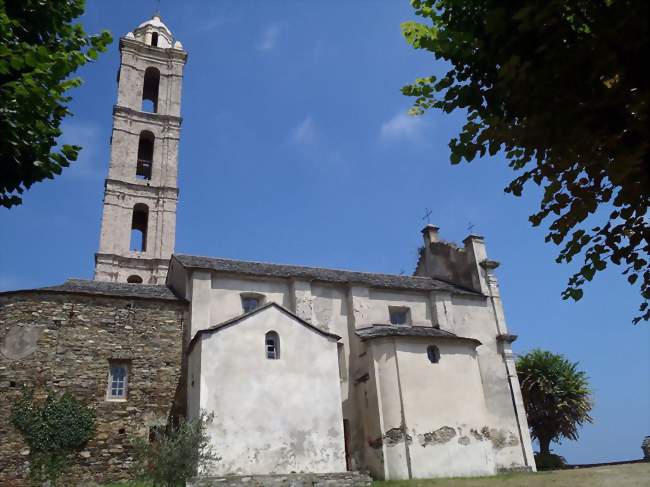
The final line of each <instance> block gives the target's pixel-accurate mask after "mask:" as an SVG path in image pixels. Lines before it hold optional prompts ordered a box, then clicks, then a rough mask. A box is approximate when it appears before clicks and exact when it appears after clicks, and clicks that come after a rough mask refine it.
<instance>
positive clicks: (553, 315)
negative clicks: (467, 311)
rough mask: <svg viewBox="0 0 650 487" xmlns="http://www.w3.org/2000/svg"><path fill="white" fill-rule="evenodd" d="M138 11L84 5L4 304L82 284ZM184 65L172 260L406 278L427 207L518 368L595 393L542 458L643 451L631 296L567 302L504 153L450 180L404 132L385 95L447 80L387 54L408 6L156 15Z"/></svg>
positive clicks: (641, 333) (443, 158)
mask: <svg viewBox="0 0 650 487" xmlns="http://www.w3.org/2000/svg"><path fill="white" fill-rule="evenodd" d="M155 4H156V2H154V1H153V0H151V1H149V0H146V1H145V0H138V1H137V2H136V1H133V0H131V1H124V0H112V1H111V2H106V1H99V0H90V1H89V2H88V9H87V13H86V15H85V16H84V18H83V22H84V24H85V26H86V28H87V30H89V31H92V32H96V31H98V30H100V29H102V28H106V29H109V30H110V31H111V32H112V33H113V36H114V37H115V39H116V41H115V42H114V43H113V44H112V45H111V46H110V48H109V52H107V53H106V54H104V55H103V56H102V57H101V58H100V60H99V61H97V62H96V63H93V64H91V65H88V66H86V67H84V69H82V71H81V73H80V74H81V76H82V77H83V78H84V79H85V84H84V85H83V87H81V88H80V89H77V90H76V91H75V92H74V93H73V96H74V101H73V103H72V105H71V108H72V111H73V112H74V114H75V116H74V117H73V118H71V119H70V120H68V121H66V123H65V126H64V129H65V135H64V139H65V141H66V142H68V143H78V144H80V145H82V146H83V147H84V150H83V153H82V155H81V157H80V160H79V162H77V163H76V164H75V165H74V167H71V168H69V169H68V170H66V171H65V172H64V173H63V175H62V176H61V177H58V178H56V179H55V180H54V181H48V182H45V183H41V184H38V185H36V186H34V187H33V189H31V190H30V191H28V192H27V193H26V194H25V203H24V204H23V205H22V206H21V207H19V208H15V209H12V210H10V211H7V210H0V227H1V228H2V229H3V235H4V238H3V239H2V243H1V244H0V245H1V247H0V289H16V288H30V287H36V286H44V285H52V284H56V283H59V282H62V281H63V280H65V279H66V278H69V277H81V278H92V272H93V255H94V252H95V251H96V250H97V246H98V240H99V225H100V217H101V205H102V194H103V180H104V177H105V175H106V171H107V165H108V156H109V145H108V143H109V137H110V132H111V109H112V106H113V104H114V103H115V100H116V84H115V77H116V71H117V66H118V63H119V55H118V43H117V38H118V37H119V36H122V35H124V34H126V33H127V32H128V31H130V30H133V29H134V28H135V27H136V26H137V25H138V24H139V23H140V22H142V21H143V20H145V19H147V18H149V17H150V16H151V14H152V12H153V11H154V9H155ZM161 11H162V16H163V20H164V21H165V22H166V23H167V25H168V26H169V27H170V28H171V30H172V32H173V33H174V35H175V37H176V38H177V39H179V40H181V42H182V43H183V46H184V47H185V49H186V50H187V51H188V52H189V61H188V64H187V67H186V70H185V80H184V86H183V106H182V111H183V117H184V122H183V129H182V135H181V149H180V173H179V178H180V179H179V181H180V202H179V207H178V226H177V241H176V250H177V251H178V252H183V253H192V254H199V255H210V256H221V257H229V258H236V259H251V260H259V261H269V262H279V263H294V264H304V265H314V266H327V267H335V268H346V269H354V270H362V271H376V272H389V273H400V272H404V273H407V274H409V273H411V272H412V271H413V268H414V266H415V261H416V249H417V247H418V245H420V242H421V236H420V232H419V231H420V229H421V227H422V226H423V224H424V223H425V222H424V221H423V220H422V216H423V215H424V212H425V208H426V207H429V208H431V209H432V212H433V213H432V216H431V221H432V223H435V224H436V225H439V226H440V227H441V234H442V237H443V238H445V239H447V240H452V241H456V242H460V241H461V240H462V239H463V238H464V237H465V236H466V235H467V233H468V225H469V222H472V224H473V225H475V227H474V232H475V233H479V234H481V235H484V236H485V238H486V242H487V248H488V254H489V256H490V257H491V258H493V259H496V260H499V261H500V262H501V263H502V265H501V267H500V268H499V270H498V277H499V279H500V285H501V291H502V295H503V299H504V304H505V311H506V317H507V320H508V325H509V327H510V329H511V331H512V332H513V333H516V334H519V336H520V338H519V340H518V341H517V342H516V343H515V351H516V352H523V351H527V350H530V349H532V348H534V347H541V348H543V349H548V350H551V351H553V352H559V353H563V354H565V355H566V356H567V357H568V358H569V359H571V360H572V361H578V362H580V367H581V368H582V369H583V370H585V371H586V372H587V373H588V375H589V377H590V378H591V383H592V385H593V388H594V391H595V408H594V411H593V416H594V420H595V422H594V424H593V425H587V426H586V427H584V428H583V429H582V432H581V436H580V439H579V441H577V442H570V441H565V442H564V443H563V444H562V445H559V446H556V448H555V449H556V451H557V452H559V453H560V454H562V455H565V456H566V457H567V459H568V460H569V461H570V462H574V463H591V462H605V461H615V460H626V459H634V458H640V456H641V450H640V444H641V441H642V439H643V436H644V435H647V434H650V381H649V380H648V377H649V374H650V329H649V326H648V324H647V323H646V324H641V325H637V326H633V325H632V324H631V318H632V317H633V315H634V312H635V311H636V307H637V306H638V299H639V297H638V294H637V293H638V291H637V289H635V288H632V287H630V286H629V285H628V284H627V283H626V281H625V280H624V279H623V278H621V277H620V275H619V274H618V272H617V271H618V270H614V271H610V270H608V271H607V272H605V273H603V274H602V275H600V276H599V277H598V279H597V280H596V281H595V282H593V283H591V284H590V285H589V286H588V287H587V288H586V295H585V297H584V298H583V300H582V301H580V302H579V303H570V302H566V301H562V300H561V298H560V292H561V291H562V289H564V285H565V283H566V280H567V278H568V276H569V275H570V273H571V268H570V267H567V266H565V265H558V264H556V263H555V262H554V257H555V254H556V252H557V248H555V247H554V246H552V245H550V244H546V243H544V238H543V237H544V233H543V231H542V230H540V229H534V228H532V227H531V226H530V224H529V223H528V221H527V217H528V215H529V214H531V213H532V212H533V211H534V210H535V208H536V205H537V201H538V195H539V193H538V192H537V191H536V190H534V189H533V188H531V190H530V191H528V192H527V195H526V196H525V197H522V198H514V197H512V196H509V195H505V194H504V193H503V188H504V187H505V186H506V185H507V183H508V182H509V181H510V179H511V178H512V173H511V171H510V169H509V168H508V167H507V165H506V163H505V162H504V159H503V156H502V155H497V156H496V157H491V158H487V157H486V158H484V159H482V160H480V161H475V162H473V163H472V164H464V165H460V166H454V167H452V166H451V165H450V163H449V150H448V147H447V143H448V141H449V139H450V138H451V137H452V136H453V135H454V134H455V133H457V131H458V128H459V125H460V123H461V122H462V118H461V117H460V116H456V115H447V114H443V113H438V112H431V113H429V114H427V115H426V116H425V117H423V118H419V119H414V118H410V117H408V116H406V111H407V109H408V107H409V100H408V99H407V98H405V97H404V96H403V95H401V93H400V90H399V88H400V87H401V86H402V85H404V84H406V83H408V82H409V81H411V80H413V79H415V78H416V77H418V76H424V75H428V74H432V73H438V72H441V71H442V70H444V65H441V64H439V63H437V62H436V61H435V60H434V59H433V58H432V57H430V56H427V55H426V54H425V53H423V52H415V51H413V50H412V49H411V48H410V47H409V46H407V44H406V43H405V42H404V40H403V39H402V37H401V34H400V30H399V25H400V22H401V21H404V20H408V19H410V18H411V17H412V14H411V10H410V7H409V5H408V2H407V1H396V0H384V1H375V2H370V1H354V2H350V1H330V2H304V1H297V0H296V1H282V2H281V1H265V2H262V1H257V2H236V1H219V2H216V1H202V2H200V1H194V0H191V1H190V0H186V1H183V2H172V1H171V0H163V1H162V5H161Z"/></svg>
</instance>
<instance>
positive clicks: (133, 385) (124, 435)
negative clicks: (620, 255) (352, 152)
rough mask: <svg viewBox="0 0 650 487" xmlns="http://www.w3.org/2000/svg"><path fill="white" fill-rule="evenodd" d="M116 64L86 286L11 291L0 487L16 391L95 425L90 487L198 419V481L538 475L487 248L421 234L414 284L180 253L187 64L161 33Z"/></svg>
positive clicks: (138, 41) (8, 460) (2, 327)
mask: <svg viewBox="0 0 650 487" xmlns="http://www.w3.org/2000/svg"><path fill="white" fill-rule="evenodd" d="M119 48H120V54H121V59H120V66H119V73H118V78H117V84H118V89H117V102H116V104H115V106H114V108H113V128H112V134H111V152H110V163H109V168H108V175H107V178H106V183H105V193H104V206H103V215H102V223H101V235H100V243H99V249H98V252H97V253H96V254H95V274H94V279H93V280H81V279H70V280H68V281H66V282H64V283H63V284H60V285H54V286H50V287H45V288H39V289H26V290H15V291H7V292H2V293H0V417H2V420H1V421H0V438H1V439H0V484H2V485H8V486H14V485H15V486H19V485H26V480H25V479H26V474H27V471H28V468H29V465H28V454H29V449H28V448H27V446H26V445H25V444H24V443H23V441H22V439H21V437H20V435H19V434H18V432H17V431H15V430H14V429H13V427H12V426H11V424H9V421H8V417H9V412H10V410H11V406H12V404H13V402H14V401H15V400H16V398H17V397H19V395H20V392H21V389H22V387H24V386H26V387H33V388H35V390H36V391H37V393H41V394H44V393H45V391H48V390H54V391H68V392H71V393H72V394H74V395H75V396H76V397H79V398H82V399H83V400H85V401H86V402H87V403H88V404H90V405H91V406H92V407H93V408H94V409H95V410H96V413H97V433H96V435H95V437H94V438H93V439H92V440H91V441H90V442H89V444H88V445H87V447H86V449H85V450H84V451H82V452H81V453H80V454H79V458H78V461H77V462H76V463H77V465H76V466H75V467H74V468H73V470H72V475H73V477H74V478H75V479H78V480H80V481H82V480H93V481H96V482H108V481H116V480H121V479H125V478H127V477H128V467H129V465H130V463H131V461H132V458H131V456H130V446H129V438H130V437H132V436H134V435H141V436H146V435H149V434H150V432H152V431H154V429H155V428H160V427H164V426H165V425H166V424H167V423H168V421H170V420H171V418H174V417H178V416H185V417H188V418H196V417H197V416H198V415H199V414H200V412H201V411H206V412H208V413H213V414H214V420H213V422H212V423H211V424H210V425H209V430H208V431H209V434H210V437H211V440H212V444H213V447H214V449H215V452H216V454H217V456H218V457H219V461H217V462H216V463H215V464H214V465H213V466H212V467H211V469H210V470H209V471H206V472H201V474H202V475H205V476H213V477H226V476H273V475H278V474H282V475H285V474H286V475H288V474H296V475H299V474H310V475H314V476H316V478H317V477H318V476H323V478H329V479H330V481H332V482H335V485H366V483H363V481H362V480H359V481H358V483H357V484H355V483H354V482H355V481H354V480H350V479H354V478H356V477H354V476H351V474H347V473H351V472H368V473H369V474H370V475H371V476H372V477H373V478H376V479H417V478H428V477H451V476H476V475H493V474H496V473H498V472H502V471H510V470H528V471H534V470H535V463H534V459H533V451H532V445H531V439H530V435H529V431H528V425H527V421H526V415H525V411H524V406H523V401H522V396H521V390H520V385H519V382H518V378H517V372H516V370H515V363H514V359H513V353H512V348H511V345H512V342H513V341H514V340H515V339H516V336H515V335H513V334H511V333H510V332H509V331H508V328H507V325H506V320H505V316H504V312H503V306H502V302H501V299H500V295H499V287H498V283H497V278H496V275H495V269H496V268H497V267H498V265H499V264H498V262H496V261H494V260H491V259H490V258H489V257H488V255H487V251H486V245H485V242H484V239H483V238H482V237H480V236H477V235H469V236H467V238H466V239H465V240H464V241H463V244H462V246H458V245H456V244H453V243H449V242H446V241H444V240H442V239H441V237H440V234H439V229H438V228H437V227H435V226H433V225H427V226H425V227H424V229H423V230H422V238H423V241H422V246H421V248H420V250H419V260H418V262H417V265H416V268H415V272H414V274H413V275H412V276H404V275H390V274H377V273H366V272H357V271H347V270H337V269H326V268H315V267H305V266H296V265H283V264H272V263H261V262H249V261H239V260H230V259H223V258H218V257H203V256H195V255H187V254H182V253H176V252H175V249H174V244H175V227H176V206H177V202H178V197H179V188H178V184H177V172H178V148H179V142H180V136H181V124H182V118H181V89H182V82H183V69H184V66H185V63H186V61H187V58H188V54H187V52H186V51H185V50H184V49H183V46H182V44H181V42H180V41H179V40H177V39H175V38H174V37H173V35H172V32H171V31H170V29H169V28H168V27H167V26H166V25H165V23H163V21H162V20H161V18H160V16H159V15H154V17H153V18H152V19H150V20H148V21H146V22H144V23H142V24H140V25H139V26H138V27H137V28H136V29H135V30H134V31H133V32H129V33H128V34H126V35H125V36H124V37H122V38H121V39H120V43H119ZM337 475H338V476H339V477H337ZM327 476H329V477H327ZM337 478H340V479H344V478H345V479H347V480H345V482H347V483H345V482H344V481H343V480H341V482H340V484H339V483H336V482H337V481H336V480H331V479H337ZM359 478H361V477H359ZM206 485H207V484H206ZM220 485H221V484H220ZM224 485H225V484H224ZM262 485H266V484H264V483H262ZM315 485H316V484H315ZM327 485H333V484H327Z"/></svg>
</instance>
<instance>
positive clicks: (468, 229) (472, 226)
mask: <svg viewBox="0 0 650 487" xmlns="http://www.w3.org/2000/svg"><path fill="white" fill-rule="evenodd" d="M472 230H474V224H473V223H472V222H469V225H468V226H467V231H468V232H469V233H472Z"/></svg>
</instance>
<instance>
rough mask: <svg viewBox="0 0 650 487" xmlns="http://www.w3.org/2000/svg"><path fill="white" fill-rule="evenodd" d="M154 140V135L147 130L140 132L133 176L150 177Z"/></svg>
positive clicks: (147, 178) (146, 178) (139, 177)
mask: <svg viewBox="0 0 650 487" xmlns="http://www.w3.org/2000/svg"><path fill="white" fill-rule="evenodd" d="M154 140H155V137H154V135H153V134H152V133H151V132H149V131H148V130H143V131H142V132H140V142H138V164H137V168H136V171H135V177H136V178H138V179H145V180H149V179H151V166H152V165H153V145H154Z"/></svg>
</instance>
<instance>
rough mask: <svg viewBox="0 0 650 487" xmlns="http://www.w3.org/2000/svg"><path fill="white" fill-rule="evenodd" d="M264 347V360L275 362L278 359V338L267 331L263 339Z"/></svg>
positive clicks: (274, 333)
mask: <svg viewBox="0 0 650 487" xmlns="http://www.w3.org/2000/svg"><path fill="white" fill-rule="evenodd" d="M264 345H265V347H266V358H267V359H269V360H277V359H279V358H280V336H279V335H278V334H277V333H276V332H274V331H269V332H268V333H267V334H266V336H265V337H264Z"/></svg>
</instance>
